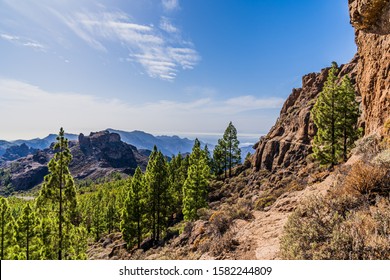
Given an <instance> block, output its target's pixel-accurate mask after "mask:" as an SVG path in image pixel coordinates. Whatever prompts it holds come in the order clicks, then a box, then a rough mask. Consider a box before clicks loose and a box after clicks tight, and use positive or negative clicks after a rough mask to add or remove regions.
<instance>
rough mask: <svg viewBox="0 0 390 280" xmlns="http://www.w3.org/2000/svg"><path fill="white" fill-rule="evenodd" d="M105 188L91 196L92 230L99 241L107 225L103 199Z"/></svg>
mask: <svg viewBox="0 0 390 280" xmlns="http://www.w3.org/2000/svg"><path fill="white" fill-rule="evenodd" d="M103 197H104V195H103V190H102V189H99V191H98V192H97V193H95V194H94V195H93V196H92V197H91V202H92V204H91V210H90V211H91V212H90V213H89V214H90V215H91V232H92V233H93V234H94V235H95V241H98V240H99V239H100V237H101V235H102V233H103V232H104V229H105V228H106V226H105V215H104V214H105V213H104V211H105V209H104V201H103Z"/></svg>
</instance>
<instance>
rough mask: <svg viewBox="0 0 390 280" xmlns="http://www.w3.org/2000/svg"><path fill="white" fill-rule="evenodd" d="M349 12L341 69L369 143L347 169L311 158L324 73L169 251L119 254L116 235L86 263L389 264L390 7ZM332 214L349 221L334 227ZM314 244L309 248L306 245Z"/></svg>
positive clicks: (292, 100) (216, 188) (214, 189)
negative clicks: (349, 39)
mask: <svg viewBox="0 0 390 280" xmlns="http://www.w3.org/2000/svg"><path fill="white" fill-rule="evenodd" d="M349 9H350V15H351V22H352V24H353V26H354V28H355V34H356V37H355V39H356V44H357V46H358V53H357V54H356V55H355V57H354V58H353V59H352V61H351V62H350V63H348V64H345V65H341V66H339V77H338V78H339V80H340V79H341V78H342V77H343V76H344V75H349V76H350V77H351V79H352V81H353V83H354V86H355V90H356V93H357V96H356V98H357V100H359V101H361V104H362V105H361V109H362V115H361V118H360V121H359V124H360V126H361V127H363V128H364V131H365V136H364V138H363V139H361V140H359V141H358V143H357V147H356V148H355V149H354V150H353V154H352V156H351V157H350V159H349V161H348V162H347V163H345V164H341V165H340V166H338V167H337V168H336V169H335V170H334V171H332V172H330V171H329V170H327V169H323V168H319V166H318V164H317V163H315V162H313V161H312V160H311V159H310V157H309V155H310V154H311V152H312V149H311V143H312V139H313V136H314V135H315V133H316V128H315V126H314V124H313V122H312V120H311V118H310V110H311V108H312V106H313V105H314V103H315V101H316V98H317V97H318V94H319V92H320V91H321V89H322V86H323V84H324V82H325V80H326V77H327V74H328V71H329V69H328V68H326V69H323V70H321V72H319V73H311V74H308V75H305V76H304V77H303V78H302V88H299V89H293V91H292V93H291V95H290V96H289V97H288V99H287V100H286V102H285V103H284V105H283V108H282V110H281V113H280V117H279V118H278V120H277V121H276V123H275V125H274V126H273V127H272V128H271V130H270V132H269V133H268V134H267V135H266V136H265V137H263V138H262V139H261V140H260V142H259V143H257V144H256V145H255V148H256V153H255V154H254V155H253V156H252V158H251V161H250V162H246V163H245V165H243V166H241V167H238V168H237V169H236V170H235V172H234V176H233V177H232V178H230V179H226V180H224V181H214V182H213V184H212V186H211V192H210V195H209V201H210V203H209V207H210V208H209V209H208V210H204V211H203V210H202V212H201V213H199V215H200V219H199V220H197V221H195V222H193V223H190V224H187V225H186V226H185V227H184V229H182V230H178V231H176V233H175V235H174V236H175V237H174V238H171V239H169V240H167V241H165V242H164V243H163V244H164V246H157V247H155V248H153V249H150V250H147V251H143V250H134V251H130V252H129V251H127V250H125V247H123V245H120V244H121V243H120V240H121V235H120V234H116V235H115V234H114V235H113V234H112V235H110V236H108V237H107V238H102V239H101V240H100V241H99V242H97V243H95V244H94V245H93V246H92V247H90V250H89V253H88V254H89V257H90V258H92V259H95V258H104V259H117V258H121V259H280V258H301V259H302V258H333V259H334V258H341V259H344V258H352V259H364V258H388V252H389V249H390V248H388V247H389V246H387V245H386V244H384V243H383V242H384V240H385V239H386V236H388V234H389V232H390V231H389V228H388V225H387V224H386V221H388V220H389V217H390V216H389V215H388V213H389V209H390V208H389V203H388V202H386V201H387V200H386V197H387V199H388V193H389V186H390V180H389V176H388V174H389V170H390V168H389V165H388V164H389V163H390V160H389V157H388V151H389V149H388V146H386V144H385V143H386V137H387V139H389V137H390V135H389V134H390V133H389V132H390V130H389V127H387V129H385V128H384V124H385V123H386V121H387V122H388V121H389V117H390V115H389V108H390V104H389V102H390V75H388V74H389V70H390V68H389V65H390V56H389V54H390V50H389V46H390V41H389V40H390V23H389V21H388V18H389V17H390V2H389V1H374V2H372V1H367V0H349ZM387 126H389V124H387ZM387 141H389V140H387ZM386 147H387V148H386ZM386 155H387V156H386ZM364 182H373V183H371V185H364V184H366V183H364ZM362 184H363V185H364V186H365V187H367V188H373V189H372V192H373V194H371V195H370V193H368V194H367V193H365V192H364V189H359V188H360V187H359V186H363V185H362ZM373 197H376V198H375V199H373ZM383 198H384V200H383ZM367 204H369V206H367ZM309 211H310V212H309ZM309 213H310V214H309ZM310 215H313V216H310ZM329 215H330V217H332V216H333V217H344V218H339V219H338V220H337V219H336V220H334V221H333V220H332V219H329ZM364 221H368V222H367V224H366V223H365V222H364ZM294 223H295V224H294ZM380 229H381V230H380ZM305 230H307V232H305ZM318 230H319V231H320V232H319V233H318V232H317V231H318ZM321 230H322V231H323V232H322V234H321ZM329 230H330V231H329ZM332 231H334V232H335V233H333V232H332ZM305 234H306V235H305ZM316 234H320V235H319V236H318V239H314V238H316ZM333 234H335V235H333ZM340 234H341V235H340ZM351 234H352V236H350V235H351ZM310 236H313V239H312V241H311V242H313V243H307V244H306V243H304V242H309V241H308V240H310V238H309V237H310ZM337 236H344V238H345V239H337ZM325 237H326V238H330V240H331V241H329V239H325ZM305 238H306V239H305ZM332 238H333V239H332ZM335 238H336V239H335ZM348 238H350V239H348ZM356 238H358V239H356ZM387 238H388V237H387ZM281 240H284V241H283V242H284V243H282V244H281ZM286 240H287V241H286ZM286 242H287V243H286ZM294 242H301V243H294ZM316 242H317V243H316ZM321 242H324V243H321ZM326 242H333V243H331V245H329V243H326ZM281 246H284V249H283V250H284V251H283V254H284V255H283V254H282V253H281ZM286 246H287V247H286ZM289 246H290V247H289ZM291 246H292V247H291ZM293 246H296V247H295V248H296V249H294V247H293ZM305 246H308V249H306V250H307V251H303V250H305ZM310 246H311V247H310ZM316 246H317V247H316ZM331 246H333V247H331ZM337 246H344V247H337ZM310 248H312V249H310ZM313 248H314V249H313ZM294 250H295V251H294ZM300 250H301V251H300ZM311 250H312V251H314V252H312V251H311ZM98 252H99V253H98ZM343 252H344V253H345V254H343ZM301 253H305V254H307V255H300V254H301ZM348 254H349V255H348Z"/></svg>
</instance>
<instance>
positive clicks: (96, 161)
mask: <svg viewBox="0 0 390 280" xmlns="http://www.w3.org/2000/svg"><path fill="white" fill-rule="evenodd" d="M70 150H71V152H72V155H73V160H72V162H71V164H70V166H69V167H70V171H71V172H72V174H73V176H74V177H75V178H76V179H85V178H91V179H97V178H100V177H104V176H106V175H107V174H109V173H111V172H114V171H117V172H121V173H125V174H133V173H134V172H135V169H136V168H137V166H138V165H139V166H140V167H141V169H143V170H145V168H146V164H147V159H148V157H147V156H145V155H144V154H141V153H140V152H138V150H137V148H136V147H134V146H132V145H129V144H126V143H124V142H122V141H121V138H120V136H119V134H117V133H110V132H108V131H101V132H95V133H91V134H90V135H89V136H84V135H83V134H80V135H79V139H78V145H75V146H74V147H71V148H70Z"/></svg>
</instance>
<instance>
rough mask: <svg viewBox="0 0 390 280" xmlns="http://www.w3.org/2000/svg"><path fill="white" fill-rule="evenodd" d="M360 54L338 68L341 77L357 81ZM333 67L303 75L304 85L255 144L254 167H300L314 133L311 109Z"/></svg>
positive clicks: (309, 150)
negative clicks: (268, 130) (357, 65)
mask: <svg viewBox="0 0 390 280" xmlns="http://www.w3.org/2000/svg"><path fill="white" fill-rule="evenodd" d="M357 61H358V57H357V56H355V57H354V59H353V60H352V61H351V62H350V63H348V64H345V65H341V66H340V67H339V78H340V79H341V78H342V77H343V76H344V75H349V77H350V78H351V80H352V82H353V83H354V82H355V77H356V63H357ZM329 69H330V68H325V69H323V70H322V71H321V72H320V73H310V74H308V75H305V76H303V78H302V88H298V89H293V90H292V93H291V94H290V96H289V97H288V98H287V100H286V102H285V103H284V105H283V108H282V110H281V112H280V117H279V118H278V120H277V121H276V124H275V125H274V126H273V127H272V128H271V130H270V132H269V133H268V134H267V135H266V136H264V137H262V138H261V139H260V141H259V142H258V143H257V144H255V146H254V148H255V149H256V152H255V155H254V157H253V166H254V167H255V168H256V170H260V169H267V170H270V171H272V170H274V169H276V168H286V167H290V166H292V163H294V165H293V167H294V168H297V169H299V168H300V167H301V166H300V164H304V163H305V158H306V156H307V155H308V154H310V153H311V144H310V143H311V140H312V138H313V136H314V135H315V133H316V131H315V126H314V124H313V122H312V120H311V119H310V110H311V109H312V108H313V105H314V104H315V102H316V100H317V97H318V94H319V93H320V92H321V90H322V87H323V85H324V83H325V81H326V79H327V76H328V72H329Z"/></svg>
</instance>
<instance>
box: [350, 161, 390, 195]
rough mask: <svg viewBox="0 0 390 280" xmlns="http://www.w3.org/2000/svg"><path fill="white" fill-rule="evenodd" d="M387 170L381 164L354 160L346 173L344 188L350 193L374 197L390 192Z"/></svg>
mask: <svg viewBox="0 0 390 280" xmlns="http://www.w3.org/2000/svg"><path fill="white" fill-rule="evenodd" d="M388 173H389V170H388V169H387V168H385V167H383V166H382V165H370V164H366V163H364V162H362V161H358V162H356V163H355V164H354V165H353V166H352V169H351V171H350V172H349V174H348V175H347V177H346V179H345V182H344V188H345V190H346V192H347V193H351V194H352V195H365V196H368V197H370V198H375V196H376V195H382V196H386V195H388V194H389V193H390V177H389V174H388Z"/></svg>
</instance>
